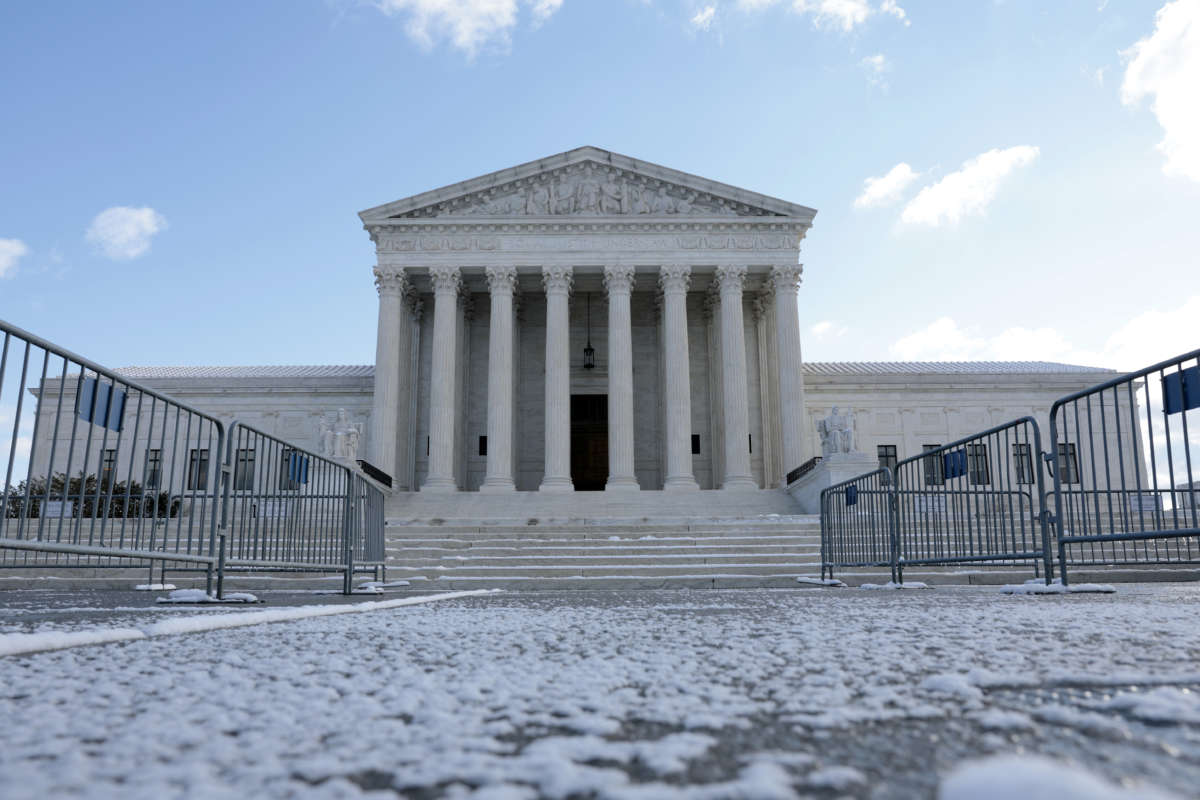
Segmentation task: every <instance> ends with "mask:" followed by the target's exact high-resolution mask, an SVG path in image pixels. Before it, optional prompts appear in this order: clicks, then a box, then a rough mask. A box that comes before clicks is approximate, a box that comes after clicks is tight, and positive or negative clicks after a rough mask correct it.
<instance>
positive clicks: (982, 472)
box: [967, 444, 992, 486]
mask: <svg viewBox="0 0 1200 800" xmlns="http://www.w3.org/2000/svg"><path fill="white" fill-rule="evenodd" d="M967 476H968V478H967V479H968V480H969V481H970V483H971V485H972V486H987V485H988V484H990V483H991V482H992V475H991V470H990V469H989V468H988V452H987V445H986V444H969V445H967Z"/></svg>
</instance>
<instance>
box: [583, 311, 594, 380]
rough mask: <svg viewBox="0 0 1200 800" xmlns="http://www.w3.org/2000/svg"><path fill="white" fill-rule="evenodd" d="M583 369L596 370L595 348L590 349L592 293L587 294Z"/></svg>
mask: <svg viewBox="0 0 1200 800" xmlns="http://www.w3.org/2000/svg"><path fill="white" fill-rule="evenodd" d="M583 368H584V369H595V368H596V348H594V347H592V293H591V292H588V294H587V346H586V347H584V348H583Z"/></svg>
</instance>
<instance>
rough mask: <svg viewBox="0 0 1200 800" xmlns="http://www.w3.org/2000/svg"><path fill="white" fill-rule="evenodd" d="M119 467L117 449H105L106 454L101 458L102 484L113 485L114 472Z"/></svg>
mask: <svg viewBox="0 0 1200 800" xmlns="http://www.w3.org/2000/svg"><path fill="white" fill-rule="evenodd" d="M116 468H117V451H116V450H105V451H104V455H103V456H102V457H101V458H100V485H101V486H111V485H112V479H113V472H114V471H116Z"/></svg>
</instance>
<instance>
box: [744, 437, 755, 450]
mask: <svg viewBox="0 0 1200 800" xmlns="http://www.w3.org/2000/svg"><path fill="white" fill-rule="evenodd" d="M746 444H747V445H749V446H750V452H751V453H753V452H754V435H753V434H751V435H750V436H747V437H746Z"/></svg>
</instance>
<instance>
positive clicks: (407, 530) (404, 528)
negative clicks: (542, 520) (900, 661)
mask: <svg viewBox="0 0 1200 800" xmlns="http://www.w3.org/2000/svg"><path fill="white" fill-rule="evenodd" d="M384 530H385V531H387V532H388V533H389V534H391V533H403V534H405V535H410V534H411V535H431V536H455V535H459V534H463V535H471V534H477V535H502V534H507V535H513V536H516V535H520V536H524V537H538V536H554V535H568V534H570V535H579V536H592V537H600V536H612V535H626V536H633V535H638V536H653V535H666V534H673V533H691V534H694V535H702V534H719V533H723V532H727V531H747V532H756V533H759V532H761V533H774V532H781V531H806V532H807V531H811V532H815V533H820V531H821V526H820V525H819V524H815V523H809V522H791V523H779V522H776V523H770V524H766V525H764V524H745V523H729V524H725V525H711V524H708V525H424V524H423V525H412V524H410V525H404V524H399V523H388V524H387V526H386V527H385V528H384Z"/></svg>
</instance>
